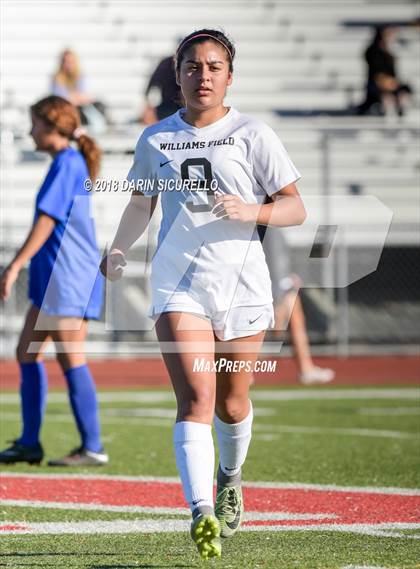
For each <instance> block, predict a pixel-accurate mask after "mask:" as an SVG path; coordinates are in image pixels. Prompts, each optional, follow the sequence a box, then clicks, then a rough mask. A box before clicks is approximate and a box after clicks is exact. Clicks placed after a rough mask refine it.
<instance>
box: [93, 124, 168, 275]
mask: <svg viewBox="0 0 420 569" xmlns="http://www.w3.org/2000/svg"><path fill="white" fill-rule="evenodd" d="M148 131H149V129H145V130H144V131H143V133H142V135H141V136H140V138H139V140H138V142H137V146H136V151H135V154H134V162H133V165H132V166H131V168H130V171H129V172H128V174H127V180H128V181H130V182H138V181H139V180H153V179H154V170H153V166H152V157H151V155H150V148H149V145H148V142H147V136H148ZM158 195H159V194H158V192H157V190H156V188H155V189H154V190H153V191H152V192H150V191H149V192H147V195H144V194H142V193H141V192H140V191H138V190H135V191H133V193H132V195H131V199H130V201H129V202H128V205H127V207H126V208H125V210H124V213H123V214H122V217H121V220H120V223H119V226H118V229H117V233H116V235H115V237H114V241H113V242H112V245H111V248H110V251H109V253H108V254H107V255H106V256H105V257H104V259H103V260H102V262H101V272H102V274H103V275H104V276H106V277H107V278H108V279H109V280H111V281H115V280H117V279H119V278H121V276H122V272H123V269H122V267H124V266H125V265H126V264H127V263H126V260H125V255H126V254H127V252H128V250H129V249H130V247H131V246H132V245H133V243H135V242H136V241H137V239H138V238H139V237H140V236H141V235H142V234H143V232H144V231H145V229H146V227H147V226H148V224H149V221H150V219H151V217H152V215H153V212H154V210H155V207H156V203H157V199H158Z"/></svg>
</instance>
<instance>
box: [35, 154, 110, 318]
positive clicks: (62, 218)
mask: <svg viewBox="0 0 420 569" xmlns="http://www.w3.org/2000/svg"><path fill="white" fill-rule="evenodd" d="M88 177H89V173H88V169H87V166H86V162H85V160H84V158H83V156H82V154H81V153H80V152H79V151H78V150H75V149H74V148H71V147H68V148H65V149H64V150H62V151H60V152H59V153H58V154H57V155H56V156H55V158H54V160H53V162H52V164H51V167H50V169H49V171H48V173H47V176H46V178H45V180H44V182H43V184H42V186H41V188H40V190H39V192H38V195H37V197H36V202H35V216H34V222H35V221H36V220H37V219H38V217H39V215H40V214H42V213H45V214H47V215H49V216H50V217H52V218H54V219H55V221H56V224H55V226H54V229H53V232H52V233H51V235H50V236H49V238H48V239H47V241H46V242H45V243H44V245H43V246H42V247H41V249H40V250H39V251H38V253H36V255H34V257H33V258H32V260H31V264H30V269H29V298H30V299H31V300H32V302H33V303H34V304H35V305H36V306H38V307H39V308H41V309H42V310H43V311H44V312H45V313H47V314H49V315H57V316H76V317H85V318H99V316H100V313H101V307H102V296H103V277H102V275H101V274H100V272H99V262H100V256H99V250H98V246H97V243H96V236H95V224H94V220H93V218H92V215H91V202H90V200H91V196H90V194H89V193H87V192H86V190H85V189H84V181H85V180H86V178H88Z"/></svg>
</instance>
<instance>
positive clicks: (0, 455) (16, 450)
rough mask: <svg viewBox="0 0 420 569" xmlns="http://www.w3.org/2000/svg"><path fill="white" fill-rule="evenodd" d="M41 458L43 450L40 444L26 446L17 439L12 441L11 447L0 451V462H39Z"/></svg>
mask: <svg viewBox="0 0 420 569" xmlns="http://www.w3.org/2000/svg"><path fill="white" fill-rule="evenodd" d="M43 458H44V450H43V448H42V446H41V445H40V444H37V445H36V446H35V447H28V446H26V445H22V444H21V443H19V442H18V441H13V444H12V446H11V447H9V448H6V449H4V450H3V451H1V452H0V464H14V463H15V462H27V463H29V464H40V462H41V461H42V459H43Z"/></svg>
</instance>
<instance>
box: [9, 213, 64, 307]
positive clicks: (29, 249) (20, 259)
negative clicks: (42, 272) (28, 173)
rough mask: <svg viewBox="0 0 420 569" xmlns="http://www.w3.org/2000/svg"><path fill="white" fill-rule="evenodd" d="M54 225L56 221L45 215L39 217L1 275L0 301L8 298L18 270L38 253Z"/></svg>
mask: <svg viewBox="0 0 420 569" xmlns="http://www.w3.org/2000/svg"><path fill="white" fill-rule="evenodd" d="M55 224H56V220H55V219H53V218H52V217H50V216H49V215H46V214H45V213H41V214H40V215H39V217H38V219H37V220H36V222H35V223H34V225H33V226H32V228H31V230H30V232H29V234H28V236H27V237H26V239H25V241H24V243H23V245H22V246H21V247H20V248H19V250H18V252H17V253H16V255H15V257H14V258H13V260H12V261H11V262H10V263H9V265H8V266H7V267H6V268H5V270H4V271H3V274H2V275H1V278H0V297H1V299H2V300H6V299H7V298H8V297H9V296H10V291H11V290H12V286H13V284H14V282H15V281H16V279H17V278H18V276H19V272H20V270H21V269H22V268H23V267H24V266H25V265H26V263H27V262H28V261H29V259H32V257H33V256H34V255H35V254H36V253H38V251H39V250H40V249H41V247H42V246H43V245H44V243H45V241H46V240H47V239H48V237H49V236H50V235H51V233H52V232H53V229H54V226H55Z"/></svg>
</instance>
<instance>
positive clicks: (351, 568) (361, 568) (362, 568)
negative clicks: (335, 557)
mask: <svg viewBox="0 0 420 569" xmlns="http://www.w3.org/2000/svg"><path fill="white" fill-rule="evenodd" d="M341 569H388V567H376V565H345V566H344V567H341Z"/></svg>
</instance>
